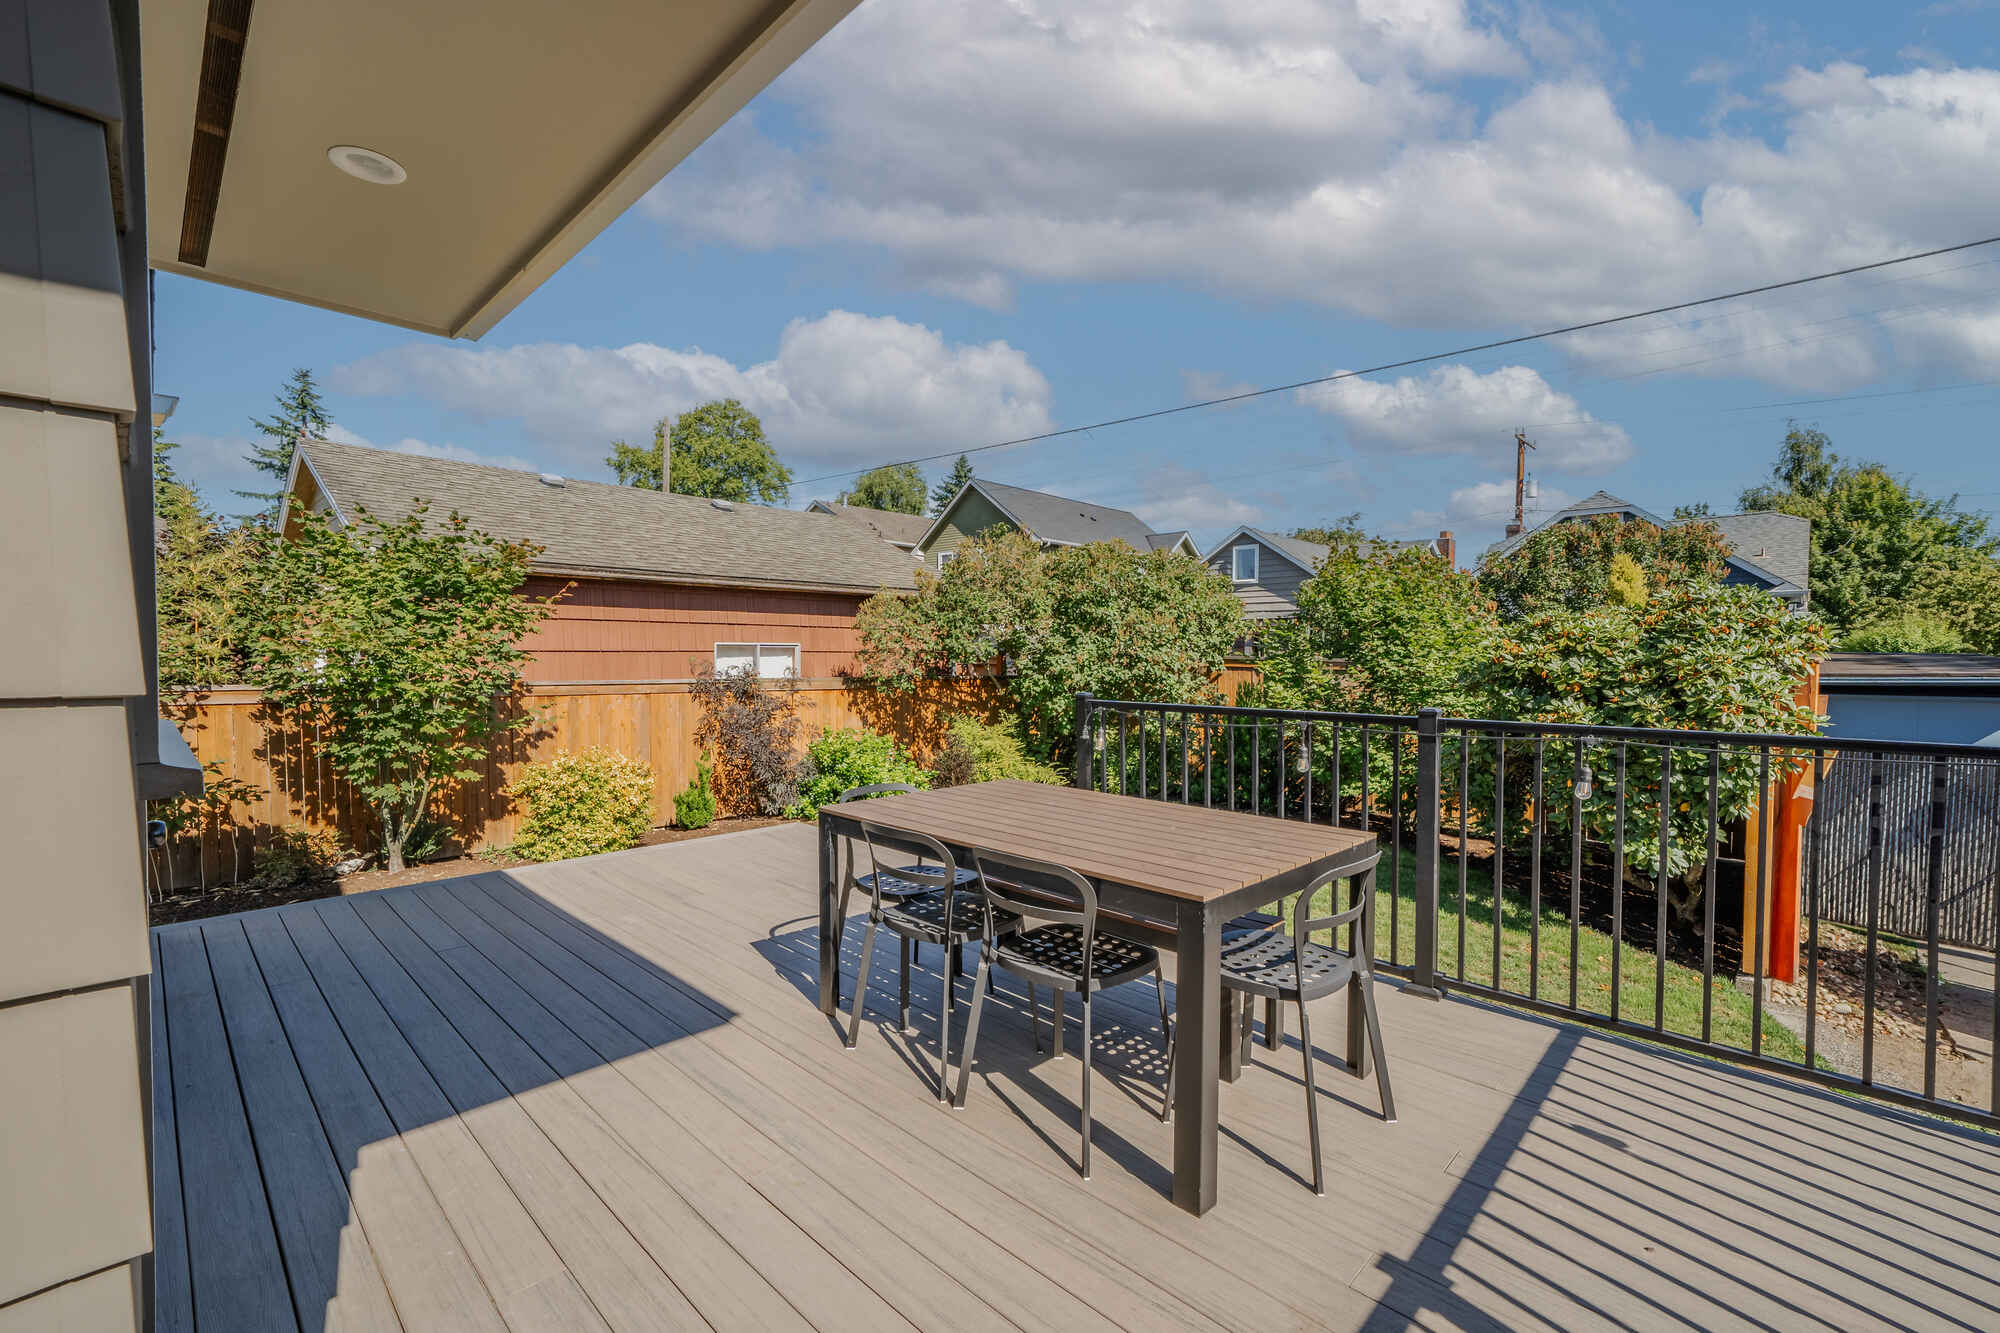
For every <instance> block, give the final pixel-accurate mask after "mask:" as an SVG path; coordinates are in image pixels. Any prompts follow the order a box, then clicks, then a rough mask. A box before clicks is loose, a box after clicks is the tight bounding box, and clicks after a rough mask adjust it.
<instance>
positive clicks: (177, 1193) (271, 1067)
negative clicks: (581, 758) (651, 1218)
mask: <svg viewBox="0 0 2000 1333" xmlns="http://www.w3.org/2000/svg"><path fill="white" fill-rule="evenodd" d="M153 943H154V973H153V993H154V996H155V1004H154V1010H155V1012H154V1019H153V1052H152V1055H153V1068H154V1090H155V1097H154V1104H155V1121H154V1149H155V1151H154V1185H155V1189H154V1220H155V1231H156V1236H157V1240H156V1255H155V1272H156V1279H155V1289H156V1302H157V1306H158V1312H159V1326H160V1327H163V1328H170V1327H175V1328H189V1329H192V1328H194V1327H196V1326H197V1325H196V1316H197V1315H198V1316H199V1323H200V1326H201V1327H204V1328H209V1329H252V1328H255V1329H259V1330H266V1329H269V1330H280V1329H294V1328H295V1329H299V1330H302V1331H303V1333H318V1331H319V1330H321V1329H324V1328H326V1327H328V1326H334V1325H337V1326H369V1327H373V1326H375V1324H374V1323H372V1322H371V1320H377V1319H380V1320H385V1321H387V1325H386V1326H390V1327H393V1326H395V1324H394V1321H395V1320H396V1319H397V1318H398V1317H399V1313H398V1312H399V1311H401V1312H402V1313H401V1316H400V1317H402V1318H403V1319H404V1320H405V1322H406V1323H407V1322H408V1319H409V1317H410V1315H409V1313H408V1311H409V1310H410V1309H412V1308H415V1309H421V1308H422V1307H421V1301H422V1299H424V1298H425V1297H424V1295H423V1294H422V1293H419V1294H418V1303H417V1305H416V1306H414V1307H410V1306H405V1305H404V1302H405V1301H408V1300H409V1299H410V1296H411V1294H412V1293H411V1292H410V1291H409V1289H408V1288H407V1287H399V1288H398V1298H397V1301H396V1302H395V1305H394V1307H393V1308H392V1304H391V1298H390V1296H389V1294H388V1291H389V1286H390V1283H389V1281H388V1278H389V1277H390V1276H391V1275H397V1276H399V1277H400V1279H401V1281H402V1282H404V1283H410V1282H415V1283H419V1284H422V1285H424V1286H426V1287H428V1286H429V1285H430V1284H440V1285H439V1286H438V1288H437V1290H433V1291H429V1292H428V1296H429V1297H432V1298H435V1297H437V1296H439V1295H440V1294H441V1293H443V1292H448V1291H451V1290H456V1291H458V1292H459V1293H461V1294H463V1293H466V1292H471V1293H481V1292H483V1293H484V1294H485V1296H484V1298H485V1299H490V1300H492V1301H493V1302H495V1304H496V1307H497V1310H496V1313H497V1314H498V1315H499V1316H500V1318H502V1319H503V1320H504V1319H506V1318H507V1317H508V1304H509V1302H510V1301H511V1300H518V1299H523V1298H524V1297H523V1295H522V1293H521V1292H520V1290H519V1288H520V1287H521V1282H520V1281H519V1280H518V1277H519V1275H518V1273H516V1272H507V1271H490V1270H492V1269H494V1268H495V1267H496V1266H505V1265H508V1264H510V1263H518V1264H519V1265H520V1266H521V1268H522V1270H523V1271H526V1270H527V1269H528V1268H529V1266H530V1265H533V1264H540V1265H541V1266H542V1267H544V1268H546V1267H547V1266H548V1264H547V1262H546V1261H547V1260H548V1259H549V1257H550V1256H549V1254H548V1251H549V1249H550V1248H551V1247H553V1250H554V1252H555V1253H554V1256H553V1257H554V1259H555V1260H557V1261H559V1263H560V1264H561V1265H564V1266H569V1267H577V1266H578V1265H579V1264H587V1263H588V1262H590V1256H589V1255H587V1254H584V1253H582V1252H580V1251H579V1246H582V1245H586V1244H587V1245H591V1246H597V1245H601V1244H603V1243H605V1242H604V1241H602V1239H601V1237H603V1236H612V1237H615V1238H618V1239H619V1243H620V1244H624V1243H626V1242H630V1246H631V1248H632V1249H634V1250H635V1251H637V1250H638V1249H639V1248H640V1244H639V1242H638V1241H637V1240H634V1239H633V1238H631V1237H629V1236H626V1235H625V1233H624V1231H623V1228H621V1227H618V1226H616V1225H615V1224H614V1225H610V1226H606V1227H600V1228H597V1229H596V1236H597V1237H599V1238H598V1239H588V1240H585V1239H582V1238H584V1237H588V1236H590V1235H591V1234H592V1232H591V1228H590V1227H589V1226H588V1225H583V1226H580V1227H578V1228H573V1229H571V1231H569V1232H567V1233H561V1232H557V1231H554V1230H551V1231H550V1232H549V1233H548V1234H547V1235H546V1236H544V1235H543V1234H542V1232H541V1231H540V1230H539V1229H538V1228H537V1226H536V1223H535V1222H534V1220H533V1219H532V1218H531V1217H530V1216H529V1214H528V1213H527V1211H526V1206H525V1205H524V1203H523V1202H522V1201H521V1200H522V1199H523V1198H527V1197H532V1196H533V1193H534V1191H535V1190H536V1189H538V1188H542V1189H545V1188H547V1184H546V1182H547V1180H548V1179H549V1178H550V1176H549V1174H548V1173H550V1172H552V1171H554V1170H555V1169H557V1168H561V1169H562V1170H565V1171H568V1170H572V1169H573V1170H574V1172H575V1173H577V1174H581V1175H582V1176H583V1177H584V1178H585V1180H586V1181H587V1182H588V1183H589V1184H590V1186H591V1189H592V1191H595V1192H596V1193H597V1194H599V1195H601V1196H603V1197H607V1198H608V1197H615V1196H616V1194H617V1192H618V1189H619V1186H620V1182H619V1180H618V1179H616V1178H615V1177H617V1176H618V1175H619V1174H620V1173H642V1172H644V1171H646V1170H647V1169H648V1164H649V1162H650V1161H651V1160H652V1159H650V1158H649V1156H648V1150H647V1147H646V1144H647V1143H648V1142H649V1141H657V1140H658V1139H659V1137H660V1136H662V1135H672V1134H676V1133H681V1132H684V1131H683V1130H682V1129H681V1127H679V1126H678V1125H677V1124H676V1123H675V1121H674V1119H673V1112H674V1108H673V1106H672V1105H671V1104H670V1103H671V1101H672V1099H671V1098H663V1096H662V1095H661V1094H660V1093H659V1092H658V1091H656V1090H655V1089H656V1088H657V1087H659V1086H662V1085H663V1084H664V1083H665V1082H667V1081H669V1080H671V1079H673V1078H675V1077H685V1075H680V1074H678V1073H677V1071H671V1070H666V1069H663V1068H652V1069H651V1070H650V1079H651V1080H652V1081H650V1082H649V1077H648V1076H647V1075H646V1074H645V1073H644V1072H643V1071H645V1070H647V1068H648V1067H646V1066H644V1065H643V1064H640V1065H638V1066H636V1067H638V1068H640V1069H641V1070H642V1073H641V1074H630V1073H628V1078H629V1079H630V1081H631V1082H632V1083H634V1084H635V1085H636V1086H638V1087H639V1088H640V1089H641V1091H642V1092H644V1093H645V1094H646V1095H647V1096H649V1097H651V1098H652V1104H651V1105H650V1106H647V1107H644V1108H635V1106H634V1105H633V1102H632V1100H631V1099H629V1098H623V1099H616V1098H614V1099H609V1100H605V1101H602V1102H597V1101H594V1100H593V1098H592V1095H591V1093H590V1092H589V1091H588V1089H589V1088H590V1087H592V1086H593V1084H592V1080H593V1079H594V1078H596V1077H597V1076H598V1075H599V1074H600V1071H604V1070H606V1069H608V1068H609V1067H611V1066H614V1065H618V1066H620V1067H621V1068H622V1069H625V1070H627V1071H630V1070H632V1069H633V1068H635V1064H634V1062H635V1060H636V1059H637V1058H639V1057H644V1056H646V1055H647V1053H649V1052H652V1051H656V1050H659V1049H661V1048H663V1047H666V1046H669V1045H671V1044H672V1043H674V1042H677V1041H681V1040H684V1039H685V1038H687V1037H689V1036H692V1035H695V1034H698V1033H700V1032H703V1031H707V1030H709V1029H711V1028H714V1027H716V1026H718V1025H720V1024H724V1023H727V1022H728V1021H729V1020H730V1019H731V1018H732V1016H733V1014H732V1011H731V1010H730V1009H729V1008H728V1007H727V1006H726V1005H724V1004H722V1003H721V1002H720V1001H717V1000H715V999H714V998H713V997H711V996H708V995H705V994H704V993H702V991H701V990H699V989H698V988H697V987H695V986H693V985H691V984H690V983H688V982H687V981H685V980H683V979H682V978H680V977H678V976H676V975H675V974H674V973H672V972H671V971H668V970H667V969H665V968H662V967H660V966H659V965H658V964H656V963H654V962H652V961H650V960H648V959H647V958H646V957H644V956H643V955H642V954H640V953H638V952H636V951H635V950H633V949H632V948H630V947H629V946H627V945H626V944H625V943H623V942H621V941H620V940H618V939H615V938H613V937H612V936H610V935H607V934H605V933H603V932H602V931H600V930H598V929H597V928H595V927H593V926H591V925H590V924H588V923H587V922H585V921H582V920H580V919H578V918H577V917H575V916H573V915H571V914H570V913H569V912H567V911H565V910H564V909H563V908H561V907H560V906H557V905H556V904H555V903H553V902H550V901H549V900H547V899H546V898H544V897H542V896H541V895H539V894H537V893H536V892H535V891H534V890H533V888H531V887H530V886H529V885H527V884H525V883H523V882H521V881H520V880H518V879H516V878H515V877H514V876H512V875H507V874H501V873H489V874H484V875H477V876H469V877H466V878H462V879H455V880H440V881H434V882H432V883H427V884H421V885H413V886H408V887H406V888H401V889H391V890H384V891H381V892H377V893H371V894H363V895H356V896H354V897H350V898H334V899H327V900H321V901H317V902H310V903H301V904H297V905H295V906H290V907H283V908H274V909H269V910H265V911H259V912H248V913H244V914H241V915H238V916H232V917H218V918H212V919H210V920H206V921H200V922H191V923H187V924H184V925H177V926H169V927H163V928H161V929H160V930H158V931H155V932H154V941H153ZM558 1083H566V1084H568V1085H569V1093H570V1094H573V1095H563V1096H554V1095H552V1094H548V1095H543V1094H544V1090H545V1089H549V1088H550V1087H551V1086H552V1085H555V1084H558ZM579 1098H580V1099H581V1100H582V1101H583V1102H584V1103H587V1104H589V1105H590V1108H591V1110H590V1113H587V1114H584V1115H582V1116H578V1115H577V1114H576V1109H577V1106H576V1104H577V1100H578V1099H579ZM557 1127H560V1128H561V1132H562V1133H563V1134H564V1135H566V1136H569V1138H570V1141H571V1142H572V1143H574V1142H575V1141H576V1139H577V1136H581V1137H582V1139H583V1140H585V1141H586V1142H587V1145H588V1149H589V1151H587V1152H585V1153H582V1154H578V1155H573V1156H572V1157H571V1159H570V1161H569V1163H567V1164H565V1163H564V1162H563V1160H562V1157H561V1156H559V1155H557V1153H558V1150H557V1149H556V1148H555V1146H554V1142H555V1131H556V1129H557ZM468 1140H469V1142H468ZM523 1144H525V1145H527V1146H526V1147H525V1148H524V1147H523V1146H522V1145H523ZM482 1149H483V1150H484V1151H481V1150H482ZM538 1153H539V1156H537V1154H538ZM543 1159H546V1160H543ZM538 1175H539V1177H540V1178H539V1180H538V1178H537V1177H538ZM599 1177H603V1178H599ZM472 1200H477V1201H478V1209H479V1210H480V1211H482V1212H485V1211H489V1210H490V1212H491V1213H492V1214H493V1215H491V1216H481V1217H474V1218H468V1216H467V1211H468V1202H469V1201H472ZM574 1206H576V1207H581V1208H584V1209H585V1210H586V1211H589V1210H604V1209H605V1208H606V1207H607V1205H605V1204H604V1203H602V1202H592V1201H590V1200H588V1199H584V1200H582V1201H581V1202H579V1203H576V1204H574ZM517 1223H518V1225H517ZM468 1224H469V1225H471V1226H472V1228H473V1230H474V1231H475V1232H476V1233H477V1234H476V1235H473V1236H468V1235H466V1234H461V1233H463V1232H464V1231H465V1228H466V1227H467V1226H468ZM496 1238H504V1239H496ZM427 1246H428V1247H429V1249H428V1252H421V1253H420V1251H424V1250H425V1247H427ZM672 1257H673V1256H671V1255H656V1256H654V1260H653V1261H657V1262H661V1263H664V1262H665V1261H666V1260H668V1259H671V1258H672ZM638 1259H639V1261H640V1262H642V1263H643V1262H647V1261H646V1260H645V1257H644V1255H639V1256H638ZM419 1269H422V1270H425V1271H422V1272H419V1271H417V1270H419ZM413 1275H414V1276H413ZM537 1285H545V1284H537ZM571 1285H572V1287H573V1286H574V1284H571ZM662 1285H663V1286H664V1285H665V1284H662ZM469 1299H473V1300H477V1299H481V1297H480V1296H477V1295H474V1296H471V1297H469ZM534 1299H536V1300H538V1301H539V1300H544V1299H549V1300H553V1301H554V1302H555V1306H556V1307H558V1308H555V1309H542V1308H541V1307H539V1306H538V1307H537V1309H538V1310H539V1311H540V1317H547V1318H554V1319H557V1320H558V1321H559V1322H560V1321H561V1320H562V1318H563V1312H562V1310H561V1309H560V1307H561V1305H562V1302H563V1301H564V1300H565V1299H568V1298H567V1297H566V1296H564V1294H563V1293H562V1292H560V1291H558V1292H555V1293H554V1294H553V1295H551V1294H550V1293H549V1292H541V1293H538V1294H537V1295H536V1296H535V1298H534ZM631 1299H633V1300H636V1301H638V1302H639V1303H640V1304H641V1305H645V1304H646V1303H647V1302H648V1301H649V1300H654V1301H657V1302H658V1309H657V1310H655V1311H654V1312H653V1313H654V1314H655V1315H656V1316H657V1324H656V1326H659V1327H668V1326H671V1325H672V1324H673V1323H674V1321H675V1320H676V1319H678V1318H680V1317H681V1315H680V1313H679V1312H677V1310H676V1308H675V1307H674V1306H673V1305H672V1304H671V1303H670V1302H669V1301H668V1300H667V1298H666V1296H665V1295H664V1294H661V1295H654V1294H649V1293H648V1292H646V1291H644V1290H635V1291H634V1292H633V1293H631ZM575 1300H576V1301H578V1302H582V1301H583V1297H582V1295H581V1291H580V1289H578V1290H577V1291H576V1292H575ZM681 1309H682V1310H684V1309H685V1306H682V1307H681ZM573 1313H574V1314H575V1316H576V1318H577V1319H578V1320H579V1321H580V1322H579V1324H578V1326H581V1324H582V1323H583V1322H588V1321H589V1319H590V1315H589V1311H588V1309H587V1308H584V1307H583V1306H579V1308H578V1309H577V1310H576V1311H574V1312H573ZM410 1326H412V1327H414V1326H416V1325H410Z"/></svg>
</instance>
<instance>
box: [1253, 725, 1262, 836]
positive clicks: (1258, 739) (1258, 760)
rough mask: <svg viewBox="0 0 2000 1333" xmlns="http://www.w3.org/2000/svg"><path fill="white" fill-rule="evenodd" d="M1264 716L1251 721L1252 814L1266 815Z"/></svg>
mask: <svg viewBox="0 0 2000 1333" xmlns="http://www.w3.org/2000/svg"><path fill="white" fill-rule="evenodd" d="M1263 783H1264V715H1263V714H1262V713H1258V714H1256V715H1254V716H1253V717H1252V718H1251V719H1250V813H1251V814H1253V815H1261V814H1263V813H1264V802H1263V796H1264V792H1263Z"/></svg>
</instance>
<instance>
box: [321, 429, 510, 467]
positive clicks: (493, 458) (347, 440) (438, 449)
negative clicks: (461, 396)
mask: <svg viewBox="0 0 2000 1333" xmlns="http://www.w3.org/2000/svg"><path fill="white" fill-rule="evenodd" d="M326 438H327V439H329V440H332V441H333V442H334V443H335V444H358V445H360V446H361V447H362V448H364V449H384V450H387V451H388V452H389V453H392V454H415V455H416V456H417V457H419V458H445V459H450V460H451V461H452V462H455V463H484V464H485V465H486V466H488V467H509V468H513V469H515V470H516V471H520V472H539V471H541V464H539V463H536V462H535V461H533V460H532V459H527V458H523V457H521V455H519V454H490V453H484V452H482V451H480V450H478V449H468V448H466V447H465V446H464V445H462V444H449V443H447V444H432V443H431V442H430V441H429V440H420V439H418V438H417V437H416V436H414V435H405V436H404V437H403V438H402V439H400V440H397V441H396V442H395V443H393V444H377V443H375V442H374V441H373V440H371V439H369V438H367V437H366V436H364V435H361V434H358V433H356V432H354V431H351V430H349V429H348V428H347V427H345V426H342V425H339V424H338V423H336V424H334V425H330V426H328V427H327V428H326Z"/></svg>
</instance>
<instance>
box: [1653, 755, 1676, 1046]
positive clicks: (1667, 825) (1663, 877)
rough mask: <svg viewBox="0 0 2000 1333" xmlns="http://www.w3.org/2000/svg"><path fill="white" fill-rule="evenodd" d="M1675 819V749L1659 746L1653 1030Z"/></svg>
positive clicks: (1659, 1026)
mask: <svg viewBox="0 0 2000 1333" xmlns="http://www.w3.org/2000/svg"><path fill="white" fill-rule="evenodd" d="M1673 820H1674V747H1673V746H1671V745H1663V746H1661V747H1660V873H1659V875H1658V876H1657V878H1656V881H1655V890H1654V898H1655V902H1654V907H1653V1031H1655V1032H1664V1031H1666V1028H1667V857H1668V855H1669V854H1670V852H1671V850H1672V849H1671V846H1670V844H1669V842H1668V839H1669V837H1670V836H1671V833H1672V829H1673Z"/></svg>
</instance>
